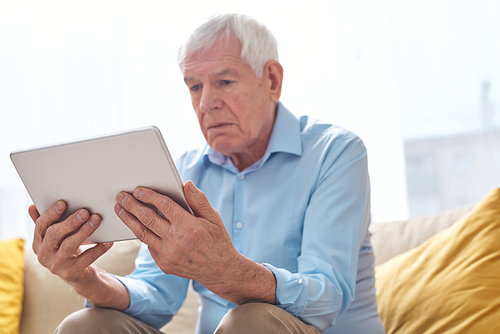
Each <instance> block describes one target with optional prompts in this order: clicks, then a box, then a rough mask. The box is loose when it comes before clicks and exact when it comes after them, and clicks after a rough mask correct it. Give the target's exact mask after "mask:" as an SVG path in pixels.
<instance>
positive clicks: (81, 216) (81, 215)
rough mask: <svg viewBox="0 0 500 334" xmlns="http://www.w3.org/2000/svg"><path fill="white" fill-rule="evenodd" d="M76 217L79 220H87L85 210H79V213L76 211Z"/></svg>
mask: <svg viewBox="0 0 500 334" xmlns="http://www.w3.org/2000/svg"><path fill="white" fill-rule="evenodd" d="M76 217H77V218H78V219H79V220H85V219H87V213H86V212H85V210H80V211H78V213H77V214H76Z"/></svg>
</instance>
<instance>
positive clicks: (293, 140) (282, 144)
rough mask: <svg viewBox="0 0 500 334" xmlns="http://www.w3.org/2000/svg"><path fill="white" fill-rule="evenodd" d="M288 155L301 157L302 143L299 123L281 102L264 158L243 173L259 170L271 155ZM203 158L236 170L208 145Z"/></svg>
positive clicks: (225, 157) (227, 159)
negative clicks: (281, 153)
mask: <svg viewBox="0 0 500 334" xmlns="http://www.w3.org/2000/svg"><path fill="white" fill-rule="evenodd" d="M279 152H283V153H289V154H294V155H298V156H301V155H302V142H301V140H300V122H299V120H298V119H297V117H295V116H294V115H293V114H292V113H291V112H290V111H289V110H288V109H287V108H286V107H285V106H284V105H283V104H282V103H281V102H278V105H277V108H276V119H275V121H274V126H273V131H272V132H271V137H270V139H269V144H268V145H267V149H266V152H265V153H264V156H263V157H262V158H261V159H260V160H259V161H256V162H255V163H254V164H253V165H251V166H249V167H248V168H247V169H245V171H252V170H255V169H259V168H260V167H261V166H262V165H263V164H264V163H265V162H266V161H267V160H268V159H269V157H270V156H271V154H273V153H279ZM203 156H205V157H207V158H208V160H209V161H210V162H212V163H214V164H216V165H220V166H223V167H226V168H229V169H233V168H234V169H236V168H235V167H234V165H233V163H232V161H231V159H230V158H229V157H228V156H226V155H224V154H222V153H220V152H217V151H216V150H214V149H213V148H211V147H210V146H209V145H208V144H207V145H206V146H205V149H204V150H203Z"/></svg>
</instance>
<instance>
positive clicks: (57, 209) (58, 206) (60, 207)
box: [54, 202, 64, 213]
mask: <svg viewBox="0 0 500 334" xmlns="http://www.w3.org/2000/svg"><path fill="white" fill-rule="evenodd" d="M63 208H64V205H63V204H62V203H61V202H57V203H56V205H54V211H55V212H57V213H60V212H61V211H62V210H63Z"/></svg>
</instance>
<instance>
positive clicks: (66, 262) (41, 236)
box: [28, 201, 129, 310]
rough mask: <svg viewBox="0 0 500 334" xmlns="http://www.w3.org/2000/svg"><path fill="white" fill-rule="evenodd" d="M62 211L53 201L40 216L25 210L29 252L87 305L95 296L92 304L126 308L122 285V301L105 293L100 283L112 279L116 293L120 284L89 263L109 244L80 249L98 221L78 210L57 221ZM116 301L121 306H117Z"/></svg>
mask: <svg viewBox="0 0 500 334" xmlns="http://www.w3.org/2000/svg"><path fill="white" fill-rule="evenodd" d="M65 210H66V203H65V202H64V201H57V202H56V203H54V205H52V207H50V208H49V209H48V210H47V211H46V212H45V213H44V214H43V215H40V213H39V212H38V210H37V209H36V207H35V206H34V205H31V206H30V207H29V209H28V211H29V214H30V216H31V219H32V220H33V222H35V234H34V237H33V251H34V252H35V254H36V255H37V256H38V261H39V262H40V264H42V265H43V266H44V267H46V268H47V269H49V270H50V271H51V272H52V273H53V274H55V275H57V276H59V277H60V278H61V279H63V280H64V281H66V282H67V283H69V284H70V285H71V286H73V287H74V289H75V291H76V292H77V293H79V294H80V295H82V296H84V297H86V298H88V299H89V300H90V301H91V302H92V299H95V298H94V297H96V296H97V299H95V304H94V302H92V303H93V304H94V305H96V304H99V305H102V306H107V307H115V308H120V309H122V310H123V309H126V308H127V307H128V303H129V297H128V293H127V292H126V289H125V288H124V287H123V286H122V287H123V289H124V290H125V291H122V293H123V292H125V296H123V297H122V298H117V297H116V296H113V297H112V296H111V295H109V296H108V294H105V293H104V290H102V289H101V285H102V284H100V283H102V282H104V281H108V284H109V283H110V282H109V281H112V280H115V281H116V282H117V283H118V285H117V287H118V289H119V290H120V287H119V286H120V285H122V284H121V283H120V282H118V281H117V280H116V279H115V278H112V277H111V276H110V275H108V274H106V273H105V272H104V271H103V270H101V269H99V268H98V267H96V266H95V265H93V264H92V263H94V261H95V260H96V259H98V258H99V257H100V256H101V255H103V254H104V253H106V252H107V251H108V250H109V249H110V248H111V246H113V243H102V244H97V245H96V246H94V247H91V248H89V249H87V250H85V251H83V250H82V248H81V247H80V246H81V244H82V242H83V241H84V240H85V239H87V238H88V237H89V236H90V235H91V234H92V233H93V232H94V231H95V230H96V229H97V227H99V225H100V224H101V218H100V217H99V216H98V215H90V214H89V212H88V211H87V210H85V209H80V210H78V211H76V212H75V213H73V214H72V215H70V216H69V217H68V218H66V219H65V220H64V221H61V222H59V219H60V218H61V216H62V215H63V213H64V211H65ZM110 279H111V280H110ZM111 285H113V284H111ZM118 301H119V302H120V303H121V304H117V302H118ZM109 302H111V304H109Z"/></svg>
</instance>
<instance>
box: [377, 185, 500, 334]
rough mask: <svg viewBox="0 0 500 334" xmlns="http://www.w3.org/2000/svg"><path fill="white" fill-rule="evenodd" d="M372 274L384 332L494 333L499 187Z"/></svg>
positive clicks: (499, 280) (498, 306) (497, 327)
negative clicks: (452, 223)
mask: <svg viewBox="0 0 500 334" xmlns="http://www.w3.org/2000/svg"><path fill="white" fill-rule="evenodd" d="M387 242H390V240H387ZM376 279H377V283H376V286H377V298H378V303H379V311H380V316H381V317H382V320H383V322H384V325H385V328H386V330H387V333H399V334H403V333H404V334H424V333H441V334H443V333H460V334H464V333H476V334H477V333H500V189H495V190H493V191H492V192H490V193H489V194H488V195H487V196H486V197H485V198H484V199H483V200H482V201H481V202H480V203H479V204H478V205H476V206H475V207H474V209H473V210H472V211H471V212H469V214H467V215H466V216H465V217H463V218H462V219H460V220H459V221H458V222H456V223H455V224H454V225H453V226H451V227H449V228H448V229H446V230H444V231H442V232H440V233H438V234H436V235H435V236H433V237H432V238H430V239H429V240H427V241H426V242H425V243H423V244H422V245H420V246H418V247H417V248H414V249H412V250H410V251H408V252H406V253H403V254H401V255H399V256H396V257H394V258H393V259H391V260H389V261H388V262H386V263H384V264H382V265H380V266H378V267H377V268H376Z"/></svg>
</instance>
